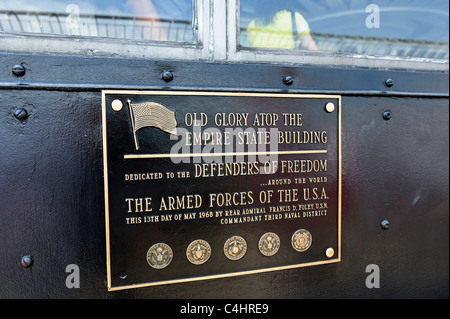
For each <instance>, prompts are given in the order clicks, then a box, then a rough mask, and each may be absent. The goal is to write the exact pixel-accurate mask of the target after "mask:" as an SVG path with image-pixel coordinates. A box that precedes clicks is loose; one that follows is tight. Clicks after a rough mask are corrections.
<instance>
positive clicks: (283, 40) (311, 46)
mask: <svg viewBox="0 0 450 319" xmlns="http://www.w3.org/2000/svg"><path fill="white" fill-rule="evenodd" d="M294 16H295V25H294V21H293V19H294ZM294 28H295V29H294ZM310 32H311V30H310V28H309V25H308V22H307V21H306V20H305V18H304V17H303V16H302V15H301V14H300V13H298V12H295V13H291V12H289V11H287V10H282V11H279V12H277V13H276V14H275V16H274V17H273V18H272V20H271V21H270V22H269V23H265V22H264V21H263V20H262V19H254V20H252V21H251V22H250V24H249V25H248V27H247V34H248V41H249V43H250V46H252V47H257V48H273V49H300V48H303V49H307V50H318V49H319V48H318V46H317V44H316V42H315V41H314V39H313V38H312V36H311V34H310Z"/></svg>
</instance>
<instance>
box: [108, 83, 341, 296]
mask: <svg viewBox="0 0 450 319" xmlns="http://www.w3.org/2000/svg"><path fill="white" fill-rule="evenodd" d="M108 94H128V95H149V96H152V95H166V96H167V95H172V96H183V95H184V96H223V97H227V96H229V97H236V96H237V97H268V98H291V99H337V100H338V101H339V103H338V110H337V112H338V141H337V143H338V147H337V149H338V181H337V182H338V196H337V197H338V198H337V201H338V202H337V207H338V212H337V213H338V216H337V217H338V225H337V226H338V247H337V250H338V252H337V257H336V258H334V259H329V260H322V261H317V262H310V263H302V264H295V265H287V266H279V267H271V268H263V269H256V270H247V271H238V272H232V273H225V274H216V275H207V276H199V277H191V278H181V279H173V280H163V281H155V282H147V283H139V284H132V285H124V286H112V284H111V283H112V281H111V251H110V248H111V247H110V224H109V188H108V185H109V184H108V149H107V131H106V127H107V123H106V95H108ZM341 124H342V96H341V95H336V94H330V95H327V94H296V93H294V94H286V93H257V92H252V93H249V92H219V91H163V90H142V91H140V90H102V139H103V173H104V174H103V175H104V191H105V227H106V268H107V288H108V291H110V292H113V291H120V290H126V289H134V288H142V287H152V286H160V285H169V284H178V283H187V282H194V281H202V280H208V279H219V278H227V277H236V276H244V275H251V274H260V273H266V272H272V271H280V270H289V269H296V268H303V267H311V266H318V265H325V264H332V263H338V262H340V261H341V237H342V229H341V221H342V220H341V219H342V218H341V213H342V140H341V137H342V125H341Z"/></svg>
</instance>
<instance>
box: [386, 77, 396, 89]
mask: <svg viewBox="0 0 450 319" xmlns="http://www.w3.org/2000/svg"><path fill="white" fill-rule="evenodd" d="M384 85H386V87H388V88H391V87H393V86H394V80H392V79H387V80H386V81H385V82H384Z"/></svg>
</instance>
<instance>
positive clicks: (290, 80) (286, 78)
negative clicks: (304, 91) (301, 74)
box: [283, 75, 294, 85]
mask: <svg viewBox="0 0 450 319" xmlns="http://www.w3.org/2000/svg"><path fill="white" fill-rule="evenodd" d="M283 82H284V84H286V85H292V84H294V78H293V77H292V76H290V75H286V76H284V77H283Z"/></svg>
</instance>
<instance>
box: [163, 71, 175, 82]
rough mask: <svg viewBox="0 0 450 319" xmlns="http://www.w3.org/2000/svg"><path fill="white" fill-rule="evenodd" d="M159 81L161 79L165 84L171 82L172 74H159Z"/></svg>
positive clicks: (167, 72)
mask: <svg viewBox="0 0 450 319" xmlns="http://www.w3.org/2000/svg"><path fill="white" fill-rule="evenodd" d="M161 79H163V80H164V81H166V82H167V83H168V82H171V81H172V80H173V73H172V72H170V71H164V72H163V73H162V74H161Z"/></svg>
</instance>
